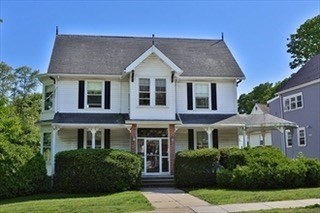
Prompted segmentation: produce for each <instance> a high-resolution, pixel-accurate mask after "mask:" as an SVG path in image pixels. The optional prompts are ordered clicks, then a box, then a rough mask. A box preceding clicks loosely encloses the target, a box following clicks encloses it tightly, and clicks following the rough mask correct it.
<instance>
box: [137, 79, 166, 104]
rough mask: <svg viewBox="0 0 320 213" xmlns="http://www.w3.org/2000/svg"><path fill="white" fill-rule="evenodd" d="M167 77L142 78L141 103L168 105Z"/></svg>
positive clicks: (140, 81) (140, 86) (140, 82)
mask: <svg viewBox="0 0 320 213" xmlns="http://www.w3.org/2000/svg"><path fill="white" fill-rule="evenodd" d="M166 84H167V82H166V79H160V78H159V79H154V78H140V79H139V105H140V106H166V105H167V86H166Z"/></svg>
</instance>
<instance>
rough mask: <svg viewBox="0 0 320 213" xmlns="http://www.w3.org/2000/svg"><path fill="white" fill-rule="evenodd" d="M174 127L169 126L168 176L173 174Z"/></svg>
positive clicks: (174, 153)
mask: <svg viewBox="0 0 320 213" xmlns="http://www.w3.org/2000/svg"><path fill="white" fill-rule="evenodd" d="M175 130H176V129H175V125H174V124H169V136H170V174H171V175H173V174H174V160H175V155H176V142H175Z"/></svg>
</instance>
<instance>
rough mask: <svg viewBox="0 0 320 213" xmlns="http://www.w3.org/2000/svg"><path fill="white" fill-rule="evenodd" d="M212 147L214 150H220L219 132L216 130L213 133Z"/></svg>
mask: <svg viewBox="0 0 320 213" xmlns="http://www.w3.org/2000/svg"><path fill="white" fill-rule="evenodd" d="M212 145H213V148H217V149H218V148H219V141H218V130H217V129H215V130H213V131H212Z"/></svg>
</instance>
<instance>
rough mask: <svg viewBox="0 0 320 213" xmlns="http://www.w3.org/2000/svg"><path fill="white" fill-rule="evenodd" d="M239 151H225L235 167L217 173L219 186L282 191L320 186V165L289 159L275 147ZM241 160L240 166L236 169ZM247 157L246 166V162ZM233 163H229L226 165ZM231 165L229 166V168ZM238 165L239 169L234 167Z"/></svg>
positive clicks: (226, 156)
mask: <svg viewBox="0 0 320 213" xmlns="http://www.w3.org/2000/svg"><path fill="white" fill-rule="evenodd" d="M239 152H246V154H245V155H244V154H239V153H238V151H235V150H232V151H228V152H226V151H224V153H228V154H227V155H225V158H228V157H229V158H231V159H232V160H231V162H233V163H232V164H231V165H232V166H226V167H224V168H223V169H220V170H219V171H218V172H217V183H218V186H220V187H223V188H234V189H278V188H299V187H304V186H310V187H311V186H319V183H320V180H319V179H320V161H319V160H315V159H314V160H312V159H305V158H298V159H289V158H287V157H286V156H285V155H283V154H282V153H281V151H280V150H278V149H276V148H272V147H254V148H249V149H243V150H241V151H239ZM233 153H236V154H235V156H237V158H238V159H240V160H239V164H237V165H235V164H234V163H235V161H234V159H235V157H234V156H233V155H234V154H233ZM239 156H246V161H245V164H244V161H243V158H242V157H240V158H239ZM228 161H230V160H229V159H225V162H228ZM226 165H228V164H226ZM234 165H235V166H234Z"/></svg>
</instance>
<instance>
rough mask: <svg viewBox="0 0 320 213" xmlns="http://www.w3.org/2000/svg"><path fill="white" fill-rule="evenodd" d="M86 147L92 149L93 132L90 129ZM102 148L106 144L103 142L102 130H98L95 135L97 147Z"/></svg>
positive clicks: (85, 143) (87, 134)
mask: <svg viewBox="0 0 320 213" xmlns="http://www.w3.org/2000/svg"><path fill="white" fill-rule="evenodd" d="M84 148H85V149H92V132H91V131H89V130H88V131H87V132H86V137H85V142H84ZM102 148H104V144H103V143H102V132H101V131H97V132H96V135H95V149H102Z"/></svg>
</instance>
